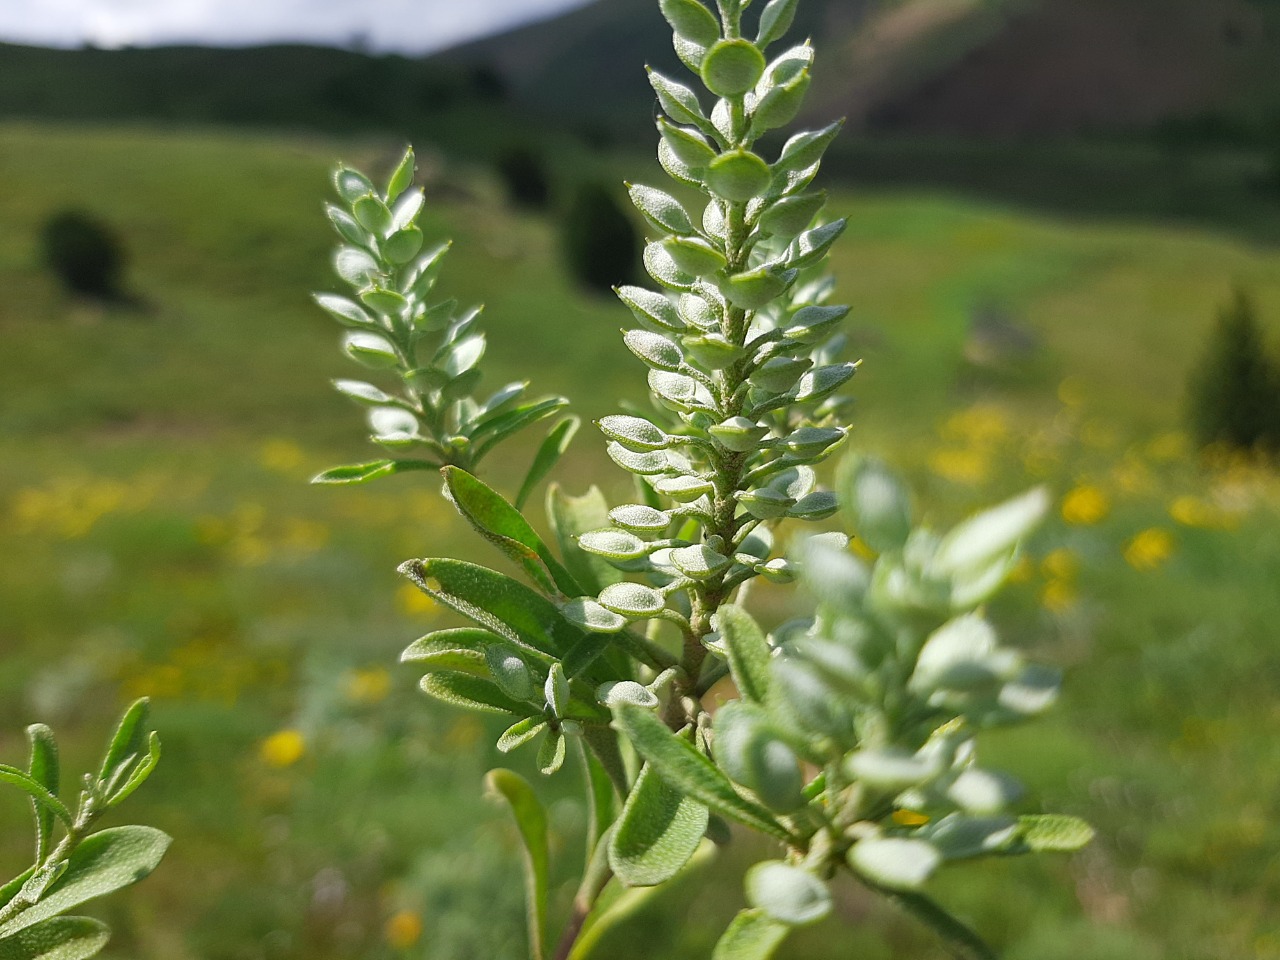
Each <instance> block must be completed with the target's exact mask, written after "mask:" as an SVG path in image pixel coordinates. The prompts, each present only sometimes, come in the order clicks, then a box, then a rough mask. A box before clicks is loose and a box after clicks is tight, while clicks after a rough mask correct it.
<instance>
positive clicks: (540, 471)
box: [516, 417, 582, 510]
mask: <svg viewBox="0 0 1280 960" xmlns="http://www.w3.org/2000/svg"><path fill="white" fill-rule="evenodd" d="M581 425H582V421H581V420H580V419H579V418H578V417H565V418H564V419H563V420H561V421H560V422H559V423H557V424H556V425H555V426H554V427H552V428H551V430H550V432H549V433H548V434H547V437H546V439H545V440H543V441H542V445H541V446H540V447H538V453H537V455H536V456H534V458H533V463H532V464H531V465H530V466H529V472H528V473H526V474H525V477H524V482H523V483H522V484H520V492H519V493H518V494H517V495H516V509H517V510H524V507H525V504H526V503H528V501H529V496H530V494H532V493H533V491H534V489H535V488H536V487H537V486H538V484H540V483H541V482H542V481H543V480H545V479H546V478H547V475H548V474H550V473H551V471H552V470H554V469H555V466H556V464H557V463H559V462H560V458H561V457H563V456H564V454H565V451H567V450H568V449H569V444H571V443H573V437H574V435H575V434H576V433H577V432H578V428H579V427H580V426H581Z"/></svg>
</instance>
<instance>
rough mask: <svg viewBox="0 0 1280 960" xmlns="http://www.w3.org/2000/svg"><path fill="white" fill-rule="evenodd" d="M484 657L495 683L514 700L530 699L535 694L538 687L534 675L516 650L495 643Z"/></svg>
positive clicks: (486, 651)
mask: <svg viewBox="0 0 1280 960" xmlns="http://www.w3.org/2000/svg"><path fill="white" fill-rule="evenodd" d="M484 659H485V663H487V664H488V666H489V674H490V676H492V677H493V681H494V683H496V684H497V685H498V686H499V687H500V688H501V689H502V692H503V693H505V694H506V695H507V696H509V697H510V698H511V699H512V700H528V699H529V698H530V697H532V696H533V692H534V690H535V689H536V686H535V684H534V682H533V675H532V674H530V673H529V668H528V667H527V666H526V665H525V662H524V661H523V660H522V659H520V657H519V655H517V654H516V652H515V650H513V649H512V648H511V647H508V646H506V645H504V644H499V643H495V644H494V645H493V646H491V647H489V648H488V649H487V650H485V652H484Z"/></svg>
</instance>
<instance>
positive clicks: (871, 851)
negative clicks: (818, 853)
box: [849, 837, 942, 890]
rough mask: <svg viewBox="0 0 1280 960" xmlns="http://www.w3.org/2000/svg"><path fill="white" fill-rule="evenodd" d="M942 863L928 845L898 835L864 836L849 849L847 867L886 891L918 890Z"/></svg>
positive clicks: (935, 849)
mask: <svg viewBox="0 0 1280 960" xmlns="http://www.w3.org/2000/svg"><path fill="white" fill-rule="evenodd" d="M941 862H942V854H940V853H939V852H938V850H937V848H935V847H934V846H933V845H932V844H929V843H926V842H925V841H924V840H909V839H903V838H899V837H867V838H866V839H864V840H859V841H858V842H857V843H855V844H854V845H853V847H852V848H851V849H850V850H849V866H851V867H853V869H854V870H855V871H857V872H858V873H860V874H862V875H863V876H864V877H866V878H867V879H868V880H870V881H871V882H872V883H875V884H878V885H879V886H882V887H888V888H889V889H890V890H918V889H919V888H920V887H922V886H923V885H924V882H925V881H926V880H928V879H929V877H930V876H932V875H933V872H934V871H935V870H936V869H937V868H938V866H939V864H941Z"/></svg>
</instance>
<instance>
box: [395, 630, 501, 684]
mask: <svg viewBox="0 0 1280 960" xmlns="http://www.w3.org/2000/svg"><path fill="white" fill-rule="evenodd" d="M503 642H504V641H503V638H502V637H500V636H498V635H497V634H496V633H491V632H490V631H488V630H480V629H478V628H475V627H460V628H456V629H453V630H437V631H436V632H435V633H429V634H427V635H426V636H425V637H422V638H420V639H418V640H415V641H414V642H413V643H411V644H409V646H408V647H406V648H405V651H404V653H402V654H400V662H401V663H413V664H416V665H418V666H419V667H421V668H424V669H426V670H427V671H428V672H435V671H437V670H453V671H455V672H457V673H469V674H471V675H473V676H476V677H484V676H488V672H489V670H488V667H487V666H486V665H485V659H484V653H485V651H486V650H487V649H488V648H489V647H491V646H493V645H494V644H499V643H503Z"/></svg>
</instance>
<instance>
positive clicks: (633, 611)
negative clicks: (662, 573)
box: [600, 581, 667, 620]
mask: <svg viewBox="0 0 1280 960" xmlns="http://www.w3.org/2000/svg"><path fill="white" fill-rule="evenodd" d="M600 605H601V606H603V607H606V608H608V609H609V610H612V611H613V612H614V613H617V614H621V615H622V616H624V617H627V618H629V619H632V620H638V619H641V618H643V617H652V616H656V615H657V614H659V613H661V612H662V610H663V609H664V608H665V607H666V605H667V599H666V597H664V596H663V595H662V593H661V592H660V591H658V590H655V589H653V588H652V587H646V586H644V585H643V584H639V583H629V582H626V581H624V582H622V583H615V584H613V585H611V586H608V587H605V588H604V590H602V591H601V592H600Z"/></svg>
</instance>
